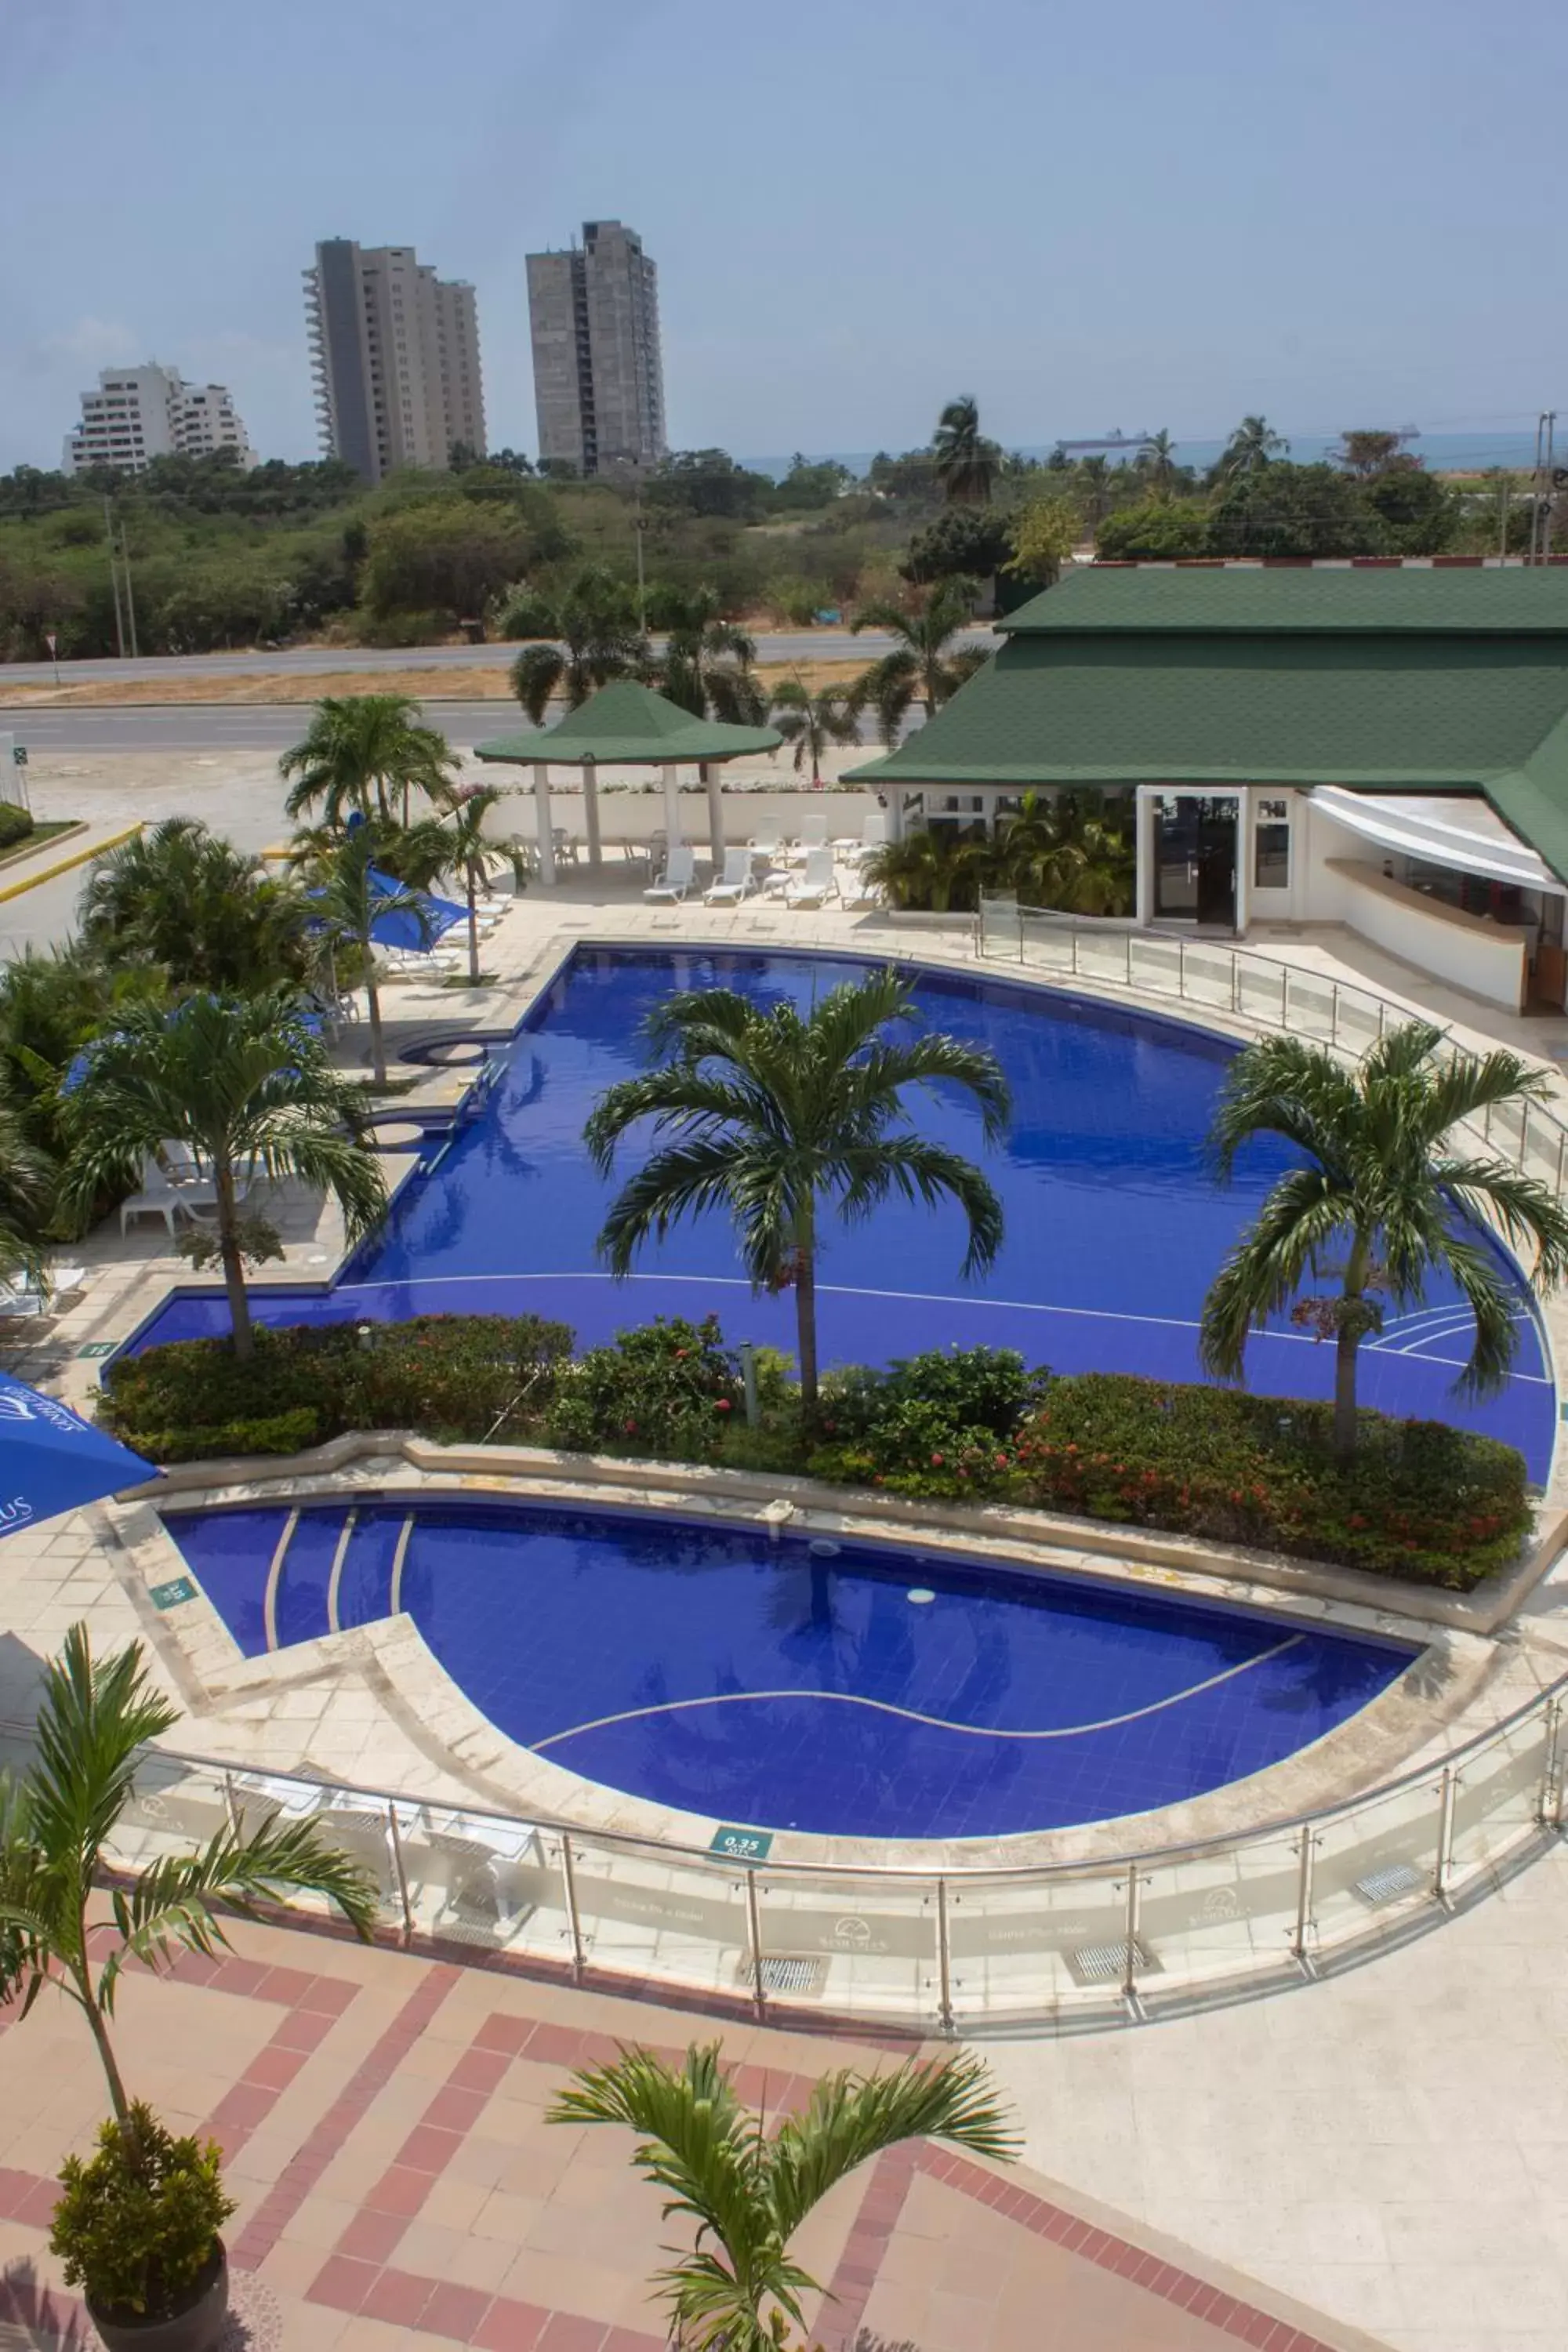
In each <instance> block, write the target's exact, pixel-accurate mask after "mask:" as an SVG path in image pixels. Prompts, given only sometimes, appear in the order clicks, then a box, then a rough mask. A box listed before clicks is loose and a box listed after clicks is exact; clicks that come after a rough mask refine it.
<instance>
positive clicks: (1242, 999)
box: [1236, 956, 1286, 1028]
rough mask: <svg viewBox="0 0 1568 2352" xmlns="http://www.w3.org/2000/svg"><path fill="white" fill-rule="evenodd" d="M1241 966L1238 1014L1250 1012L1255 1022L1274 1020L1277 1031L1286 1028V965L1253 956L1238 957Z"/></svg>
mask: <svg viewBox="0 0 1568 2352" xmlns="http://www.w3.org/2000/svg"><path fill="white" fill-rule="evenodd" d="M1285 971H1286V968H1285V966H1284V965H1283V964H1282V963H1265V962H1263V961H1261V959H1258V958H1253V957H1249V956H1238V957H1237V975H1236V1009H1237V1012H1238V1013H1247V1015H1248V1017H1249V1018H1250V1019H1251V1020H1254V1021H1270V1022H1272V1023H1273V1024H1274V1025H1275V1027H1276V1028H1280V1027H1283V1026H1284V1025H1285Z"/></svg>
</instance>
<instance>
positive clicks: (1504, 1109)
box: [1481, 1103, 1524, 1165]
mask: <svg viewBox="0 0 1568 2352" xmlns="http://www.w3.org/2000/svg"><path fill="white" fill-rule="evenodd" d="M1481 1134H1482V1136H1483V1138H1484V1139H1485V1141H1486V1145H1487V1149H1488V1150H1489V1151H1493V1152H1495V1153H1496V1154H1497V1156H1498V1158H1499V1159H1500V1160H1512V1161H1513V1162H1514V1163H1515V1164H1516V1165H1517V1163H1518V1161H1519V1160H1520V1159H1521V1156H1522V1153H1523V1148H1524V1112H1523V1108H1522V1107H1521V1105H1520V1104H1518V1103H1494V1104H1493V1105H1492V1107H1491V1108H1490V1110H1489V1111H1487V1112H1486V1113H1484V1114H1483V1117H1482V1120H1481Z"/></svg>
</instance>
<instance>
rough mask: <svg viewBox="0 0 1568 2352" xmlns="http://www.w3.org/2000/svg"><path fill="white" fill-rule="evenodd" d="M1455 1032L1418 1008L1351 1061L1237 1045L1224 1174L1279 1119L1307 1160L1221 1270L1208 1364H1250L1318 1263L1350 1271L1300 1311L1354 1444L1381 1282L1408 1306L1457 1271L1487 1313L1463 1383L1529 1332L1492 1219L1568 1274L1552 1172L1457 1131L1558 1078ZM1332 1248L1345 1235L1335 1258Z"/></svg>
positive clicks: (1470, 1389)
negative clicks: (1254, 1347)
mask: <svg viewBox="0 0 1568 2352" xmlns="http://www.w3.org/2000/svg"><path fill="white" fill-rule="evenodd" d="M1443 1044H1444V1033H1443V1032H1442V1030H1440V1029H1438V1028H1436V1027H1434V1026H1433V1025H1432V1024H1431V1023H1429V1022H1426V1021H1410V1022H1406V1023H1405V1024H1404V1025H1403V1026H1402V1027H1400V1028H1398V1029H1394V1030H1391V1031H1390V1032H1389V1033H1388V1034H1387V1035H1386V1036H1384V1037H1383V1038H1381V1039H1380V1040H1379V1041H1378V1043H1377V1044H1376V1045H1374V1046H1373V1048H1372V1050H1371V1051H1370V1052H1369V1053H1368V1054H1367V1055H1366V1056H1365V1058H1364V1059H1363V1061H1362V1062H1361V1063H1360V1064H1359V1065H1358V1066H1356V1067H1355V1068H1354V1069H1347V1068H1345V1067H1344V1066H1342V1064H1341V1063H1340V1062H1338V1061H1336V1060H1335V1058H1334V1056H1333V1055H1332V1054H1331V1053H1330V1052H1329V1051H1328V1049H1327V1047H1325V1046H1322V1045H1308V1044H1307V1043H1306V1042H1305V1041H1304V1040H1303V1039H1301V1038H1299V1037H1267V1038H1263V1039H1261V1040H1260V1041H1259V1042H1258V1044H1257V1045H1249V1046H1247V1049H1246V1051H1245V1052H1243V1053H1241V1054H1238V1055H1237V1058H1236V1060H1235V1061H1234V1062H1233V1063H1232V1065H1231V1067H1230V1071H1229V1074H1228V1076H1226V1082H1225V1086H1224V1087H1223V1089H1222V1091H1221V1094H1220V1098H1219V1103H1218V1106H1217V1108H1216V1109H1215V1116H1214V1124H1213V1127H1212V1129H1211V1131H1210V1148H1211V1150H1212V1153H1213V1159H1214V1166H1215V1173H1216V1175H1217V1176H1218V1178H1219V1180H1220V1181H1221V1182H1224V1181H1226V1180H1228V1178H1229V1176H1230V1173H1231V1171H1232V1169H1233V1167H1234V1165H1235V1161H1236V1156H1237V1152H1238V1151H1239V1150H1241V1148H1242V1146H1243V1144H1245V1143H1246V1142H1247V1140H1248V1139H1249V1138H1251V1137H1252V1136H1255V1135H1279V1136H1282V1137H1283V1138H1284V1139H1285V1140H1286V1142H1288V1143H1289V1144H1292V1145H1293V1146H1294V1147H1295V1149H1296V1150H1297V1151H1298V1152H1299V1153H1300V1155H1301V1160H1302V1163H1303V1164H1302V1165H1301V1166H1300V1167H1297V1168H1292V1169H1290V1170H1289V1171H1288V1172H1287V1173H1286V1174H1285V1175H1283V1176H1281V1177H1279V1179H1278V1180H1277V1181H1276V1182H1275V1183H1274V1184H1273V1186H1272V1187H1271V1188H1270V1190H1269V1192H1268V1197H1267V1198H1266V1200H1265V1201H1264V1203H1263V1206H1262V1208H1261V1209H1260V1210H1259V1211H1258V1215H1257V1217H1256V1219H1255V1220H1254V1222H1253V1223H1251V1224H1250V1225H1249V1226H1248V1227H1247V1231H1246V1232H1245V1233H1244V1234H1242V1236H1241V1238H1240V1240H1239V1241H1238V1242H1237V1244H1236V1247H1235V1248H1234V1249H1233V1250H1232V1252H1231V1254H1230V1255H1229V1257H1228V1258H1226V1262H1225V1265H1223V1266H1222V1267H1221V1269H1220V1271H1219V1273H1218V1275H1217V1276H1215V1281H1214V1283H1213V1285H1212V1286H1211V1287H1210V1290H1209V1294H1208V1297H1206V1299H1205V1301H1204V1312H1203V1326H1202V1331H1201V1334H1200V1339H1199V1349H1200V1353H1201V1355H1202V1358H1203V1361H1204V1364H1205V1367H1206V1369H1207V1370H1209V1371H1211V1372H1213V1373H1215V1374H1216V1375H1217V1376H1218V1377H1219V1378H1220V1379H1221V1380H1237V1379H1239V1378H1240V1376H1241V1372H1242V1369H1243V1358H1244V1354H1245V1350H1246V1347H1247V1334H1248V1332H1249V1331H1250V1330H1251V1329H1252V1328H1253V1327H1254V1326H1255V1325H1258V1324H1261V1323H1263V1322H1264V1321H1265V1320H1266V1319H1267V1318H1268V1316H1270V1315H1273V1314H1278V1313H1279V1312H1280V1311H1281V1309H1283V1308H1284V1307H1288V1306H1289V1304H1290V1301H1291V1300H1292V1299H1293V1298H1294V1297H1296V1294H1297V1291H1298V1290H1299V1289H1300V1285H1301V1284H1302V1282H1303V1281H1304V1280H1306V1279H1307V1278H1308V1277H1309V1276H1320V1275H1323V1274H1328V1275H1331V1276H1334V1277H1335V1278H1337V1280H1338V1283H1339V1290H1338V1293H1337V1295H1335V1296H1324V1297H1315V1298H1309V1299H1304V1300H1302V1301H1301V1302H1300V1305H1298V1306H1297V1307H1296V1308H1295V1309H1294V1313H1293V1317H1292V1319H1293V1320H1294V1321H1297V1322H1300V1323H1302V1324H1303V1325H1306V1326H1307V1327H1309V1328H1311V1329H1313V1330H1315V1331H1316V1332H1317V1333H1318V1335H1319V1337H1320V1338H1329V1337H1332V1339H1333V1340H1334V1343H1335V1367H1334V1446H1335V1450H1336V1452H1337V1453H1338V1454H1339V1455H1340V1457H1341V1459H1342V1460H1348V1459H1349V1457H1350V1456H1351V1454H1352V1453H1353V1452H1354V1449H1355V1442H1356V1352H1357V1349H1359V1348H1360V1346H1361V1343H1362V1341H1363V1339H1365V1337H1366V1336H1367V1334H1368V1332H1370V1331H1376V1330H1379V1329H1381V1328H1382V1324H1383V1308H1382V1307H1381V1306H1380V1304H1379V1303H1378V1301H1379V1297H1380V1296H1381V1297H1387V1298H1388V1299H1390V1300H1391V1301H1392V1302H1393V1304H1394V1307H1395V1308H1397V1309H1398V1310H1399V1311H1400V1312H1404V1311H1405V1310H1406V1309H1408V1308H1411V1307H1419V1306H1421V1304H1422V1303H1423V1301H1424V1299H1425V1297H1426V1283H1427V1280H1428V1278H1429V1276H1432V1275H1433V1274H1436V1273H1446V1274H1447V1275H1448V1276H1451V1277H1452V1279H1453V1280H1454V1281H1455V1282H1456V1283H1457V1284H1458V1287H1459V1290H1460V1292H1461V1294H1462V1296H1463V1297H1464V1298H1465V1301H1466V1303H1467V1304H1468V1307H1469V1309H1470V1312H1471V1314H1472V1315H1473V1316H1474V1318H1475V1338H1474V1339H1473V1341H1472V1343H1471V1348H1470V1353H1469V1358H1468V1361H1467V1363H1466V1365H1465V1368H1464V1370H1463V1372H1462V1373H1461V1374H1460V1376H1459V1380H1458V1383H1457V1386H1458V1391H1459V1392H1460V1393H1461V1394H1462V1395H1468V1396H1483V1395H1486V1394H1487V1393H1488V1392H1489V1391H1495V1390H1497V1389H1498V1388H1500V1387H1501V1385H1502V1383H1503V1382H1504V1381H1506V1379H1507V1377H1508V1370H1509V1366H1510V1363H1511V1362H1512V1360H1513V1355H1514V1349H1515V1348H1516V1347H1517V1345H1518V1338H1519V1334H1518V1328H1517V1326H1516V1324H1515V1321H1514V1294H1513V1292H1512V1291H1511V1289H1510V1286H1509V1285H1508V1283H1507V1282H1506V1281H1505V1280H1504V1279H1503V1276H1502V1272H1501V1269H1500V1266H1499V1265H1498V1264H1497V1262H1496V1260H1495V1258H1494V1257H1493V1256H1492V1255H1491V1253H1490V1251H1489V1249H1488V1248H1487V1246H1486V1243H1485V1240H1484V1238H1483V1234H1484V1228H1485V1225H1486V1223H1487V1222H1488V1220H1489V1219H1490V1220H1491V1221H1493V1222H1495V1223H1497V1224H1498V1225H1499V1226H1500V1227H1501V1229H1502V1231H1503V1233H1504V1234H1506V1235H1507V1237H1508V1239H1509V1241H1510V1243H1512V1244H1514V1245H1515V1246H1516V1247H1520V1246H1523V1247H1528V1248H1529V1249H1530V1250H1531V1252H1532V1254H1533V1260H1534V1263H1533V1265H1532V1266H1531V1270H1530V1278H1531V1283H1532V1285H1533V1286H1534V1288H1535V1289H1536V1290H1537V1291H1538V1292H1542V1293H1543V1292H1545V1291H1548V1290H1552V1289H1555V1288H1556V1286H1557V1285H1558V1284H1559V1283H1560V1282H1561V1281H1562V1280H1563V1276H1564V1275H1565V1274H1568V1215H1565V1214H1564V1213H1563V1210H1562V1208H1561V1207H1560V1206H1559V1205H1558V1203H1557V1202H1556V1201H1554V1200H1553V1198H1552V1194H1551V1193H1550V1192H1548V1191H1547V1189H1546V1187H1545V1185H1544V1184H1541V1183H1538V1182H1537V1181H1536V1180H1535V1179H1534V1178H1533V1177H1531V1176H1525V1175H1521V1173H1520V1171H1518V1170H1517V1169H1513V1168H1510V1167H1509V1166H1508V1165H1507V1164H1506V1163H1505V1162H1504V1161H1502V1160H1497V1159H1493V1158H1490V1157H1489V1156H1486V1155H1484V1154H1483V1155H1480V1156H1477V1155H1476V1154H1473V1153H1468V1152H1467V1151H1465V1150H1464V1149H1463V1148H1462V1145H1461V1143H1460V1142H1459V1140H1458V1138H1457V1136H1456V1132H1455V1131H1456V1129H1458V1126H1459V1123H1460V1122H1461V1121H1462V1120H1467V1119H1474V1118H1476V1117H1477V1116H1478V1114H1484V1113H1485V1112H1486V1111H1487V1110H1488V1109H1489V1108H1497V1107H1498V1106H1499V1105H1501V1104H1508V1103H1515V1104H1524V1103H1531V1102H1539V1101H1542V1100H1543V1099H1544V1098H1545V1096H1546V1094H1547V1091H1548V1089H1547V1082H1546V1080H1545V1079H1544V1078H1543V1077H1542V1076H1540V1075H1539V1074H1538V1073H1536V1072H1535V1071H1533V1070H1531V1068H1530V1067H1529V1066H1528V1064H1526V1063H1524V1062H1522V1061H1521V1059H1520V1057H1519V1055H1517V1054H1509V1053H1503V1052H1497V1053H1491V1054H1487V1055H1482V1056H1481V1057H1480V1058H1479V1059H1476V1060H1472V1059H1470V1058H1468V1057H1460V1056H1455V1055H1450V1056H1447V1057H1446V1058H1445V1057H1442V1056H1440V1055H1439V1048H1440V1047H1441V1046H1442V1045H1443ZM1330 1250H1335V1251H1337V1252H1341V1253H1342V1255H1341V1256H1339V1257H1338V1259H1337V1261H1336V1262H1335V1263H1333V1264H1330V1263H1329V1262H1328V1260H1327V1258H1326V1255H1325V1254H1326V1253H1327V1252H1328V1251H1330Z"/></svg>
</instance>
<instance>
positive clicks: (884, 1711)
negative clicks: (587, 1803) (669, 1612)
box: [528, 1633, 1306, 1755]
mask: <svg viewBox="0 0 1568 2352" xmlns="http://www.w3.org/2000/svg"><path fill="white" fill-rule="evenodd" d="M1305 1639H1306V1636H1305V1635H1304V1634H1302V1633H1291V1634H1289V1635H1287V1637H1286V1639H1285V1640H1284V1641H1283V1642H1277V1643H1275V1645H1274V1647H1273V1648H1272V1649H1271V1650H1260V1651H1259V1652H1258V1655H1257V1657H1255V1658H1243V1659H1242V1661H1241V1663H1240V1664H1239V1665H1236V1666H1226V1667H1225V1668H1224V1670H1223V1671H1222V1672H1221V1673H1219V1674H1217V1675H1209V1676H1208V1678H1207V1680H1206V1681H1205V1682H1201V1683H1194V1684H1193V1685H1192V1686H1191V1688H1190V1689H1187V1690H1180V1691H1173V1692H1172V1693H1171V1695H1170V1696H1169V1697H1168V1698H1157V1699H1154V1700H1152V1701H1151V1703H1150V1705H1149V1706H1135V1707H1133V1708H1131V1711H1130V1712H1129V1713H1128V1714H1126V1715H1108V1716H1107V1717H1105V1718H1104V1720H1103V1722H1100V1723H1068V1724H1063V1725H1061V1726H1060V1727H1058V1729H1057V1730H1055V1731H994V1730H990V1729H987V1728H986V1727H985V1726H984V1725H983V1724H978V1723H950V1722H949V1721H948V1720H947V1718H946V1717H945V1716H941V1715H921V1713H920V1712H919V1710H918V1709H917V1708H915V1707H912V1706H893V1704H892V1702H891V1701H890V1700H889V1699H885V1698H862V1697H861V1696H859V1694H858V1692H856V1691H809V1690H768V1691H715V1692H714V1693H713V1694H712V1695H711V1696H710V1697H708V1698H669V1699H664V1700H662V1701H661V1702H660V1703H659V1705H658V1706H628V1707H626V1709H625V1710H624V1712H623V1713H621V1714H620V1715H598V1716H595V1717H594V1719H593V1721H592V1722H590V1723H574V1725H573V1726H572V1727H571V1729H570V1730H569V1731H552V1732H551V1733H550V1735H549V1737H548V1738H544V1739H533V1740H530V1741H529V1743H528V1745H529V1746H530V1747H531V1748H532V1749H533V1751H534V1753H535V1754H536V1755H542V1754H543V1752H544V1750H545V1749H546V1748H556V1747H559V1745H560V1743H561V1741H562V1740H563V1739H575V1738H578V1737H579V1735H580V1734H581V1733H583V1732H584V1731H605V1730H607V1729H608V1728H609V1727H610V1726H611V1725H612V1724H616V1723H640V1722H641V1721H642V1720H643V1719H644V1717H647V1716H650V1715H679V1714H681V1713H682V1712H683V1711H684V1710H685V1709H686V1708H687V1707H692V1706H735V1705H736V1704H737V1703H738V1702H740V1701H743V1700H749V1699H764V1698H821V1699H832V1700H835V1701H836V1702H837V1704H838V1705H839V1706H869V1707H874V1708H875V1709H876V1711H877V1713H878V1714H879V1715H897V1716H900V1717H902V1718H903V1720H904V1721H905V1722H906V1723H925V1724H929V1725H930V1726H931V1729H932V1730H933V1731H960V1732H963V1733H965V1734H966V1735H967V1737H968V1738H971V1739H1079V1738H1082V1737H1083V1735H1084V1734H1085V1733H1086V1732H1089V1731H1114V1730H1116V1729H1117V1728H1118V1727H1119V1726H1120V1725H1121V1724H1123V1723H1138V1722H1140V1721H1142V1717H1144V1716H1146V1715H1159V1714H1161V1713H1162V1712H1163V1710H1164V1709H1165V1708H1166V1707H1168V1706H1180V1705H1181V1702H1182V1701H1183V1700H1184V1699H1187V1698H1196V1697H1197V1696H1199V1694H1200V1693H1201V1692H1203V1691H1207V1690H1214V1689H1215V1687H1216V1686H1217V1685H1219V1684H1220V1683H1228V1682H1230V1681H1231V1680H1232V1679H1233V1678H1234V1677H1235V1676H1236V1675H1245V1674H1248V1673H1250V1671H1251V1670H1252V1668H1253V1667H1254V1666H1262V1665H1267V1664H1268V1660H1269V1659H1270V1658H1279V1657H1283V1655H1284V1654H1285V1652H1286V1651H1287V1650H1293V1649H1295V1648H1296V1647H1297V1646H1298V1644H1299V1643H1301V1642H1303V1641H1304V1640H1305Z"/></svg>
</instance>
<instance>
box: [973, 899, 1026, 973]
mask: <svg viewBox="0 0 1568 2352" xmlns="http://www.w3.org/2000/svg"><path fill="white" fill-rule="evenodd" d="M980 952H981V954H982V955H987V956H1010V957H1011V958H1012V959H1013V960H1014V961H1017V960H1018V958H1019V957H1021V956H1022V954H1023V952H1024V921H1023V916H1022V914H1021V913H1020V911H1019V908H1018V901H1017V900H1016V898H982V900H981V901H980Z"/></svg>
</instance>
